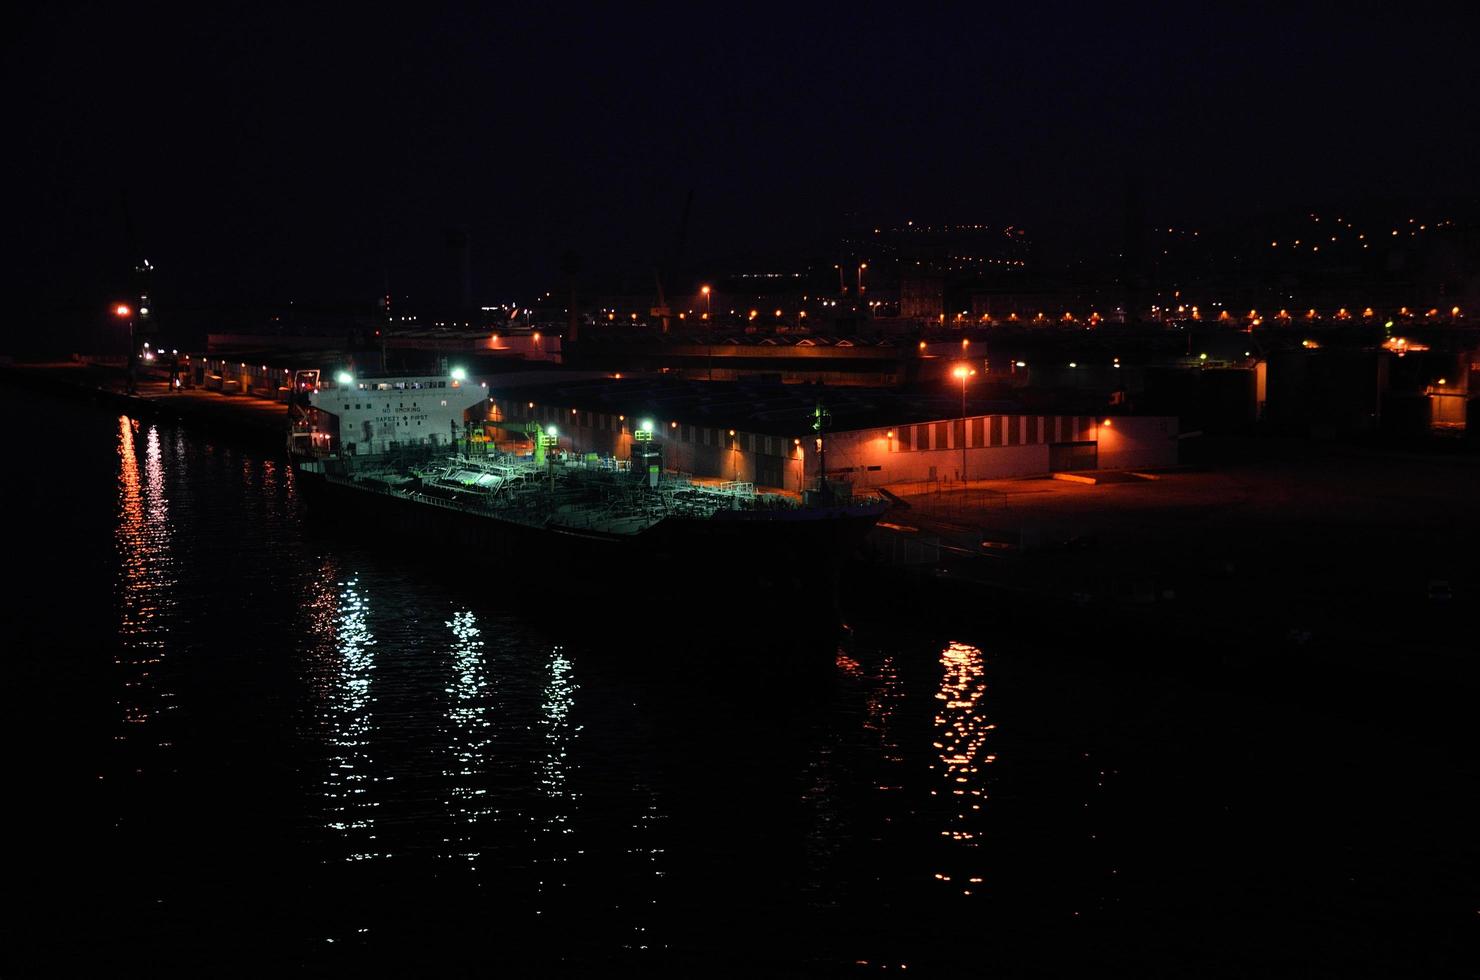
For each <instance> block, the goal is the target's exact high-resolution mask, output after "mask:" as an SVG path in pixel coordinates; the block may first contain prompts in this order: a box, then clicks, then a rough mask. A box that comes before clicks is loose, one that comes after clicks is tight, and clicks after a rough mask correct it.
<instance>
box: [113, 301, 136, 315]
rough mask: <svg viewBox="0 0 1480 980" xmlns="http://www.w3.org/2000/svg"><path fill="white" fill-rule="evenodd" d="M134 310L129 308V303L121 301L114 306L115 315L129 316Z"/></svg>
mask: <svg viewBox="0 0 1480 980" xmlns="http://www.w3.org/2000/svg"><path fill="white" fill-rule="evenodd" d="M132 312H133V310H131V309H129V306H128V304H127V303H119V304H118V305H117V306H115V307H113V315H114V316H128V315H129V314H130V313H132Z"/></svg>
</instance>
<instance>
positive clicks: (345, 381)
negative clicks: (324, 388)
mask: <svg viewBox="0 0 1480 980" xmlns="http://www.w3.org/2000/svg"><path fill="white" fill-rule="evenodd" d="M334 380H335V381H338V382H339V383H340V384H342V385H352V384H354V383H355V376H354V375H352V374H350V373H349V372H348V371H340V372H339V373H338V374H336V375H334Z"/></svg>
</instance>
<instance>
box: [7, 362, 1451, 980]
mask: <svg viewBox="0 0 1480 980" xmlns="http://www.w3.org/2000/svg"><path fill="white" fill-rule="evenodd" d="M0 395H3V397H4V403H5V408H6V411H7V414H8V417H9V418H11V419H12V420H16V419H21V418H27V417H35V418H37V419H38V420H39V419H44V420H45V425H44V429H45V433H44V435H43V434H42V433H41V432H40V429H39V428H38V434H37V435H36V437H35V439H36V442H35V445H34V449H33V450H27V451H26V452H25V453H24V457H25V459H26V463H25V464H24V465H16V466H14V467H12V468H11V469H10V471H9V473H8V475H7V477H6V480H5V484H6V485H5V490H4V492H5V495H6V496H5V508H4V514H5V519H6V521H7V523H8V525H9V534H8V535H7V540H8V541H9V542H10V544H11V547H10V548H8V549H7V551H8V557H9V562H8V564H9V571H8V573H7V578H8V581H9V582H10V586H9V590H10V591H9V593H8V595H7V598H6V603H5V606H6V608H5V613H6V622H5V624H4V625H5V633H4V635H5V637H6V642H5V649H6V651H7V653H6V660H7V666H8V671H7V677H8V682H7V684H6V687H7V689H8V696H7V704H8V709H7V719H8V720H9V721H10V722H11V728H12V734H11V738H10V740H9V749H10V751H9V752H8V755H9V757H10V759H11V764H10V766H9V776H8V779H7V781H6V782H7V789H8V792H7V794H6V796H7V798H8V801H9V802H8V804H7V808H8V810H9V811H10V816H11V820H10V821H8V823H9V824H10V831H9V834H8V837H9V840H8V844H9V846H8V847H7V855H6V865H7V873H6V881H7V889H8V891H9V894H10V896H11V898H12V899H13V902H12V903H11V904H12V906H13V907H12V910H11V911H10V912H9V913H8V915H7V917H6V918H7V921H6V930H7V932H8V933H9V937H8V939H7V941H6V943H5V947H6V950H5V958H6V969H5V970H4V974H5V975H6V976H26V975H76V974H82V973H108V974H115V975H117V974H123V975H140V974H149V975H159V974H199V975H219V974H237V973H240V974H262V973H267V972H270V971H271V972H284V973H290V974H298V973H314V974H326V975H332V974H347V973H354V974H367V975H379V974H380V973H383V972H416V973H418V974H431V975H465V974H467V975H472V974H476V975H504V976H523V975H550V974H567V973H568V974H580V975H613V974H622V973H649V974H665V975H669V974H671V975H691V976H706V975H714V974H725V975H753V976H793V975H796V976H807V975H844V976H849V975H864V974H876V973H891V974H892V973H893V972H895V971H906V972H908V973H909V974H910V975H920V974H924V975H932V974H935V975H973V976H975V975H982V976H1021V975H1042V976H1052V975H1080V974H1082V973H1086V972H1091V971H1094V972H1104V971H1108V970H1112V969H1113V970H1116V971H1117V972H1119V971H1125V972H1130V971H1134V973H1135V974H1136V975H1143V976H1144V975H1178V976H1185V975H1189V974H1191V975H1227V976H1247V975H1271V974H1276V975H1305V976H1311V975H1314V976H1349V975H1353V974H1358V973H1360V974H1377V975H1438V974H1449V973H1454V974H1463V973H1466V972H1468V971H1469V970H1470V968H1471V967H1473V966H1474V961H1473V960H1472V959H1470V956H1471V954H1472V952H1473V950H1474V943H1473V940H1474V939H1475V931H1476V924H1477V918H1480V917H1477V909H1480V901H1477V895H1476V888H1475V885H1476V877H1475V869H1476V853H1477V850H1476V844H1475V843H1474V837H1475V823H1474V819H1475V817H1476V812H1475V807H1474V804H1473V802H1472V800H1471V794H1472V792H1473V790H1474V788H1475V780H1474V778H1473V764H1472V761H1471V758H1472V757H1471V752H1470V750H1471V749H1472V748H1473V743H1469V744H1464V743H1463V742H1460V743H1457V742H1456V741H1455V740H1454V739H1453V738H1452V737H1450V736H1447V735H1445V734H1443V732H1442V731H1441V730H1436V729H1433V728H1432V727H1427V726H1425V725H1424V724H1423V723H1422V722H1421V720H1420V718H1421V715H1422V711H1421V709H1420V708H1418V707H1415V706H1413V705H1401V704H1395V703H1393V702H1390V701H1385V700H1382V699H1377V700H1373V701H1372V702H1371V703H1358V704H1353V703H1350V700H1349V699H1347V698H1343V697H1332V698H1331V699H1330V700H1329V702H1326V701H1318V702H1317V703H1315V704H1312V703H1310V699H1309V698H1308V697H1303V698H1301V699H1298V700H1292V699H1290V698H1287V697H1281V696H1280V692H1279V685H1278V683H1277V679H1273V682H1272V683H1271V684H1270V685H1269V686H1268V692H1267V696H1251V695H1250V693H1249V691H1248V689H1247V685H1245V686H1243V687H1237V686H1235V687H1228V686H1226V685H1223V684H1221V683H1219V682H1218V681H1217V679H1216V678H1209V679H1203V680H1191V679H1186V678H1184V679H1180V680H1179V679H1174V678H1171V677H1167V676H1162V675H1161V674H1158V673H1156V672H1154V671H1147V670H1143V669H1138V668H1136V667H1134V666H1130V665H1129V664H1130V663H1131V661H1130V660H1129V659H1128V658H1126V657H1124V656H1122V655H1121V654H1120V653H1119V652H1118V650H1119V647H1118V644H1120V643H1121V642H1122V641H1124V640H1125V639H1126V638H1116V637H1107V638H1106V641H1105V644H1104V647H1103V649H1100V650H1097V651H1092V653H1091V655H1088V656H1086V655H1084V652H1083V651H1071V650H1064V649H1060V648H1058V647H1057V646H1055V644H1054V643H1052V642H1049V641H1046V640H1043V639H1041V638H1039V637H1038V636H1036V635H1035V632H1034V631H1033V630H1032V629H1031V628H1028V627H1025V626H1024V625H1023V624H1022V623H1021V622H1019V621H1009V620H1007V619H1006V618H1005V617H1004V618H1002V619H1001V621H1000V622H999V621H996V620H997V619H998V617H996V616H995V615H994V613H993V611H992V610H989V609H988V610H982V611H980V615H978V616H976V617H974V618H973V617H963V618H962V619H961V622H968V623H971V622H974V623H975V624H976V625H969V626H953V627H949V628H947V627H941V628H937V627H935V626H934V625H932V622H931V621H930V620H931V619H932V618H933V617H929V616H926V615H924V614H923V613H922V612H921V611H919V610H916V609H913V608H909V607H908V606H900V607H898V608H893V607H892V604H891V603H889V602H888V601H887V600H886V601H882V602H878V603H874V604H872V605H874V606H875V607H877V608H880V609H884V610H888V611H887V613H886V614H883V615H873V616H868V615H864V617H863V621H862V623H861V624H860V625H859V626H858V628H857V630H856V632H855V633H854V634H853V635H852V637H851V638H850V639H849V640H847V641H846V642H845V643H844V644H842V646H841V648H839V649H836V650H835V649H823V650H811V651H799V653H798V656H806V657H809V658H810V661H811V664H812V666H811V668H810V669H794V670H779V669H777V668H776V667H775V666H774V665H772V664H769V663H768V662H766V661H764V660H760V659H757V658H754V657H750V656H747V655H746V654H745V651H743V650H738V651H737V650H735V649H733V648H731V647H729V646H727V645H725V644H723V643H722V642H720V640H721V639H722V638H723V637H724V636H726V635H727V634H728V633H729V632H731V630H732V627H733V625H734V621H733V619H731V617H736V616H758V617H773V618H774V619H775V629H776V630H777V631H778V634H779V633H784V631H785V629H786V625H787V619H786V612H785V610H784V609H781V608H767V607H764V606H762V607H757V605H756V604H754V603H747V602H745V601H744V597H743V596H740V597H725V596H720V597H717V602H716V608H717V612H716V616H715V622H714V627H713V635H710V636H705V635H695V634H694V632H693V631H692V630H691V629H685V630H684V631H683V632H682V633H681V634H680V635H670V634H669V633H668V632H667V631H666V630H662V629H660V630H658V632H657V635H656V636H653V637H646V638H643V639H641V640H640V641H639V640H637V639H636V638H635V637H634V634H633V631H632V629H631V627H630V625H629V624H628V623H627V622H625V621H623V620H621V619H619V618H616V617H613V618H611V621H609V622H603V621H601V620H599V619H593V615H592V614H590V613H589V612H588V611H586V610H583V609H582V608H579V607H572V606H570V605H567V604H565V603H564V602H563V601H562V599H561V596H560V590H559V587H558V583H547V582H539V581H529V580H526V579H525V578H523V577H521V575H520V574H519V570H518V569H502V568H499V567H494V566H491V565H483V566H481V567H477V568H476V569H475V570H473V571H472V572H470V573H469V572H464V573H462V574H461V580H460V581H459V580H458V577H457V576H443V575H439V574H438V573H437V572H438V568H439V566H444V565H449V566H450V565H453V564H455V562H456V561H458V560H460V559H461V557H462V556H453V555H438V554H418V555H411V554H398V553H397V552H396V551H394V550H391V551H386V550H379V549H376V548H374V547H370V546H368V544H369V543H370V542H373V541H374V539H375V538H376V537H377V529H376V528H373V527H367V528H365V530H364V536H363V540H362V541H348V540H346V539H345V538H343V537H342V536H340V537H335V536H328V535H325V534H322V533H320V532H319V531H318V530H317V529H316V527H315V526H314V523H313V521H312V520H311V519H309V518H308V517H307V516H306V515H304V514H303V513H301V512H300V508H299V506H298V503H297V500H296V499H295V495H294V490H293V484H292V478H291V474H290V473H289V471H288V470H287V469H286V468H285V466H284V465H283V464H282V462H281V461H279V460H277V459H273V458H270V456H267V455H263V454H258V453H253V452H247V451H243V450H242V449H240V448H238V447H234V446H233V445H231V444H228V443H224V442H220V441H215V440H213V439H211V438H210V437H208V436H205V435H202V434H201V433H199V432H195V431H190V430H187V429H184V428H180V427H176V426H172V425H156V424H153V423H150V422H148V421H143V422H135V421H133V420H130V419H128V418H120V417H118V416H117V415H111V414H108V413H106V412H104V411H102V410H100V409H97V408H94V407H91V406H87V405H80V404H70V403H65V402H56V403H53V402H51V401H49V400H46V399H41V400H39V401H38V399H37V397H36V396H35V395H34V394H31V393H25V394H21V393H17V392H13V391H10V392H4V391H0ZM14 425H15V430H16V431H25V426H24V425H21V424H20V423H14ZM43 440H44V441H43ZM641 585H642V586H643V587H644V588H643V589H642V590H638V591H639V592H642V593H644V594H646V595H647V596H648V598H646V599H638V600H635V602H636V603H637V604H638V605H640V606H641V608H643V609H645V610H647V611H648V612H649V613H651V614H652V615H653V616H654V617H655V618H656V620H657V621H658V622H659V623H660V624H661V623H662V622H663V604H662V583H641ZM860 612H861V613H867V612H868V610H860ZM1008 622H1012V623H1014V625H1010V626H1007V625H1003V624H1004V623H1008ZM1136 642H1137V643H1138V644H1139V645H1140V646H1142V647H1144V646H1145V645H1147V644H1154V643H1155V638H1154V637H1139V638H1136ZM1193 653H1195V651H1194V652H1193ZM1118 663H1120V664H1126V666H1116V664H1118Z"/></svg>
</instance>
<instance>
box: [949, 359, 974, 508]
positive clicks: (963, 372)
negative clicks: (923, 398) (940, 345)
mask: <svg viewBox="0 0 1480 980" xmlns="http://www.w3.org/2000/svg"><path fill="white" fill-rule="evenodd" d="M975 373H976V371H974V370H972V369H971V368H969V367H967V366H966V365H965V364H957V365H956V366H955V367H954V368H952V369H951V374H952V376H953V377H957V378H960V379H961V482H962V483H963V484H964V483H965V482H966V379H967V378H969V377H971V376H972V375H973V374H975Z"/></svg>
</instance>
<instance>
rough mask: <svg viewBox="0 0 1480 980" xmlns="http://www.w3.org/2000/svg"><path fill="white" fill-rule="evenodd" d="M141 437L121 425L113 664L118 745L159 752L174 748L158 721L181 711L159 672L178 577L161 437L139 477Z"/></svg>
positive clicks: (139, 767) (152, 437) (153, 431)
mask: <svg viewBox="0 0 1480 980" xmlns="http://www.w3.org/2000/svg"><path fill="white" fill-rule="evenodd" d="M137 431H138V423H137V422H135V421H134V420H132V419H130V418H128V417H127V416H120V417H119V419H118V438H117V449H118V459H119V469H118V527H117V530H116V532H115V535H114V537H115V541H116V545H117V549H118V556H119V580H118V613H119V623H118V638H119V649H118V652H117V654H116V655H115V662H116V664H117V665H118V667H119V668H120V671H121V674H122V678H121V686H120V693H119V700H118V704H119V709H120V713H121V720H122V723H123V724H122V728H121V731H120V732H119V734H118V735H116V736H115V738H116V739H117V740H118V741H119V742H134V743H135V744H136V745H145V746H148V747H150V748H154V749H162V748H168V747H170V744H171V742H170V736H169V734H168V732H167V731H165V730H164V729H163V728H162V727H161V726H160V724H159V716H160V715H161V714H162V713H163V712H166V711H170V710H173V709H174V708H175V707H176V706H177V702H176V700H175V692H174V691H172V690H170V689H169V688H167V687H166V686H164V684H163V681H162V674H163V671H162V667H163V664H164V661H165V658H166V657H167V656H169V655H170V644H169V632H170V623H169V613H170V611H171V609H172V607H173V606H174V603H175V597H174V589H175V585H176V577H175V567H174V556H173V553H172V550H171V527H170V519H169V517H170V515H169V501H168V499H167V498H166V495H165V470H164V462H163V459H162V449H161V447H160V438H159V429H158V428H157V427H156V426H153V425H151V426H149V428H148V430H147V432H146V433H145V436H144V442H145V448H144V471H143V474H142V476H141V474H140V472H139V452H138V447H137V443H136V439H135V435H136V433H137ZM131 764H132V765H133V767H134V768H135V770H136V772H143V771H144V769H145V767H146V766H147V765H148V764H149V763H148V762H147V761H146V759H145V758H144V757H143V756H140V755H138V754H134V755H133V756H132V757H131Z"/></svg>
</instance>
